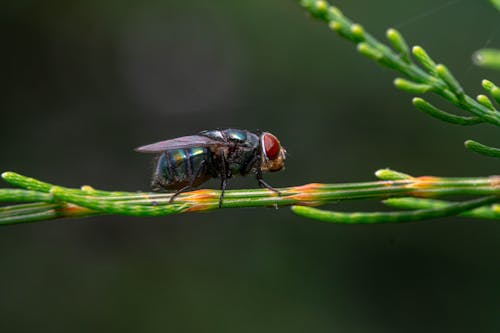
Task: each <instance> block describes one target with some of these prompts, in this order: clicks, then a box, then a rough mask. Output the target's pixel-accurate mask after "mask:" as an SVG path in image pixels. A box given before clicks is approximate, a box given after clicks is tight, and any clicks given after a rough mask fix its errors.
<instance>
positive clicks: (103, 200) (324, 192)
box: [0, 169, 500, 225]
mask: <svg viewBox="0 0 500 333" xmlns="http://www.w3.org/2000/svg"><path fill="white" fill-rule="evenodd" d="M376 175H377V177H379V178H380V179H382V180H381V181H375V182H361V183H346V184H318V183H313V184H306V185H302V186H292V187H285V188H280V189H279V192H280V194H279V195H278V194H277V193H275V192H273V191H270V190H267V189H248V190H231V191H226V193H225V197H224V201H223V205H222V207H223V208H241V207H263V206H264V207H278V206H290V205H301V206H317V205H322V204H326V203H329V202H338V201H343V200H361V199H374V198H380V199H385V198H389V197H407V196H415V197H440V196H448V195H477V196H484V195H493V196H500V177H498V176H492V177H483V178H440V177H430V176H425V177H412V176H410V175H408V174H405V173H402V172H397V171H393V170H389V169H382V170H379V171H377V172H376ZM2 178H3V179H4V180H5V181H7V182H8V183H10V184H11V185H15V186H18V187H22V188H24V189H21V190H19V189H1V190H0V194H1V195H0V201H4V202H23V203H24V202H34V203H30V204H17V205H13V206H7V207H0V224H3V225H7V224H14V223H21V222H33V221H41V220H48V219H55V218H63V217H66V218H68V217H85V216H94V215H108V214H116V215H130V216H165V215H172V214H180V213H188V212H199V211H210V210H215V209H218V203H219V196H220V191H218V190H197V191H192V192H186V193H182V194H180V195H179V196H178V197H177V198H176V199H175V200H174V202H172V203H170V198H171V197H172V195H173V194H172V193H145V192H115V191H113V192H110V191H101V190H96V189H94V188H92V187H90V186H83V187H82V188H81V189H71V188H65V187H61V186H55V185H52V184H49V183H45V182H41V181H39V180H37V179H34V178H29V177H25V176H22V175H19V174H17V173H14V172H5V173H3V174H2ZM465 207H468V206H465ZM294 209H296V208H294ZM299 211H300V209H299ZM451 211H452V212H453V210H451ZM424 216H425V215H424Z"/></svg>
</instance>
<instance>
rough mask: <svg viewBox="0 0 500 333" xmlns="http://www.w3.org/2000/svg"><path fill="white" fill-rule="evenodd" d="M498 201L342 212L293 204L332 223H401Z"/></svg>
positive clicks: (297, 210) (301, 212) (307, 214)
mask: <svg viewBox="0 0 500 333" xmlns="http://www.w3.org/2000/svg"><path fill="white" fill-rule="evenodd" d="M496 201H498V197H496V196H493V197H486V198H481V199H475V200H470V201H465V202H459V203H454V204H449V205H446V206H444V207H439V208H430V209H421V210H416V211H409V212H388V213H386V212H375V213H340V212H332V211H325V210H321V209H317V208H312V207H304V206H293V207H292V210H293V212H294V213H296V214H297V215H300V216H304V217H308V218H312V219H315V220H319V221H323V222H331V223H350V224H353V223H356V224H359V223H401V222H412V221H423V220H428V219H433V218H439V217H446V216H452V215H457V214H460V213H463V212H466V211H468V210H471V209H475V208H477V207H481V206H484V205H488V204H491V203H494V202H496Z"/></svg>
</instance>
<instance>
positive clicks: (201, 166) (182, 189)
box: [168, 160, 205, 204]
mask: <svg viewBox="0 0 500 333" xmlns="http://www.w3.org/2000/svg"><path fill="white" fill-rule="evenodd" d="M204 165H205V160H203V161H201V163H200V166H199V167H198V170H196V172H195V173H194V175H193V176H192V177H191V180H190V181H189V184H188V185H186V186H184V187H182V188H180V189H178V190H177V191H176V192H175V193H174V194H173V195H172V196H171V197H170V200H168V203H169V204H171V203H172V202H173V201H174V199H175V197H177V196H178V195H179V194H181V193H182V192H185V191H187V190H189V189H190V188H193V184H194V182H195V181H196V179H197V178H198V177H199V176H200V173H201V170H203V166H204Z"/></svg>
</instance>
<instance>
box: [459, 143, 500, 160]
mask: <svg viewBox="0 0 500 333" xmlns="http://www.w3.org/2000/svg"><path fill="white" fill-rule="evenodd" d="M465 148H467V149H469V150H472V151H474V152H476V153H479V154H482V155H486V156H491V157H497V158H500V149H499V148H493V147H488V146H486V145H483V144H481V143H479V142H476V141H473V140H467V141H465Z"/></svg>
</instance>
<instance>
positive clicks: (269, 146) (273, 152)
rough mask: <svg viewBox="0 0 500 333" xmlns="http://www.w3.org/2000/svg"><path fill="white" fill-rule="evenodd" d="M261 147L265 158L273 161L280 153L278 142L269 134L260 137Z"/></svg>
mask: <svg viewBox="0 0 500 333" xmlns="http://www.w3.org/2000/svg"><path fill="white" fill-rule="evenodd" d="M262 146H263V148H264V153H265V154H266V156H267V158H268V159H270V160H274V159H275V158H276V157H278V155H279V153H280V142H279V141H278V139H276V137H275V136H274V135H272V134H270V133H264V134H263V135H262Z"/></svg>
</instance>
